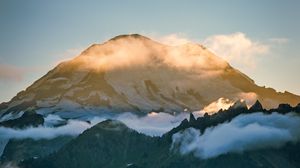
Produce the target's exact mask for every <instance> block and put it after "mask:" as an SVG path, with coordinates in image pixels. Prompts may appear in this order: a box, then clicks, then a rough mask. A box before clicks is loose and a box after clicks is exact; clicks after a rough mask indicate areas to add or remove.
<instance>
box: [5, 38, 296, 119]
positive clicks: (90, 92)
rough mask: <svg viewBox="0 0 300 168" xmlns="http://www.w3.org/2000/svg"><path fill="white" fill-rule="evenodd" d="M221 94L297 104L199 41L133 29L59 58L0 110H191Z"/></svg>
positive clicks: (11, 113) (13, 112)
mask: <svg viewBox="0 0 300 168" xmlns="http://www.w3.org/2000/svg"><path fill="white" fill-rule="evenodd" d="M220 97H226V98H229V99H232V100H237V99H246V100H247V101H254V100H256V99H258V100H259V101H260V102H261V103H262V105H263V106H264V107H267V108H273V107H277V106H278V104H279V103H289V104H291V105H296V104H297V103H299V102H300V97H299V96H298V95H294V94H292V93H289V92H284V93H279V92H276V91H275V90H274V89H272V88H265V87H260V86H257V85H256V84H255V82H254V81H253V80H252V79H250V78H249V77H247V76H246V75H245V74H243V73H242V72H240V71H238V70H236V69H234V68H233V67H231V66H230V65H229V64H228V63H227V62H226V61H224V60H223V59H221V58H220V57H218V56H216V55H215V54H213V53H212V52H210V51H209V50H208V49H207V48H205V47H204V46H202V45H199V44H193V43H188V44H185V45H180V46H167V45H163V44H160V43H158V42H155V41H153V40H151V39H149V38H147V37H144V36H141V35H138V34H132V35H121V36H117V37H114V38H112V39H110V40H108V41H107V42H104V43H103V44H94V45H92V46H90V47H89V48H87V49H86V50H85V51H83V52H82V53H81V54H80V55H79V56H77V57H75V58H74V59H72V60H70V61H66V62H62V63H60V64H59V65H58V66H56V67H55V68H54V69H52V70H51V71H49V72H48V73H47V74H46V75H45V76H43V77H42V78H40V79H39V80H37V81H36V82H34V83H33V84H32V85H31V86H29V87H28V88H27V89H26V90H24V91H21V92H19V93H18V94H17V95H16V96H15V97H14V98H13V99H12V100H10V101H9V102H6V103H2V104H1V105H0V115H1V117H4V116H6V117H7V115H9V116H10V117H13V116H14V115H18V114H19V112H22V111H25V110H27V109H35V110H37V112H38V113H40V114H46V113H61V114H62V113H63V114H67V113H68V112H70V111H72V112H78V114H80V112H87V111H88V112H95V113H99V112H106V111H109V112H124V111H131V112H138V113H140V114H143V113H146V112H149V111H165V112H180V111H184V110H185V109H186V110H189V111H194V110H199V109H202V108H203V107H204V106H205V105H208V104H209V103H211V102H212V101H215V100H217V99H218V98H220ZM253 103H254V102H253ZM65 112H67V113H65Z"/></svg>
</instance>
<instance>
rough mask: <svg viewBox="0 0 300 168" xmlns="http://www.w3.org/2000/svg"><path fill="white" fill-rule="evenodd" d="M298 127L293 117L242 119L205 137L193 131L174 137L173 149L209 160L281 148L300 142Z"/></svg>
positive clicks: (209, 131)
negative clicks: (228, 155) (258, 150)
mask: <svg viewBox="0 0 300 168" xmlns="http://www.w3.org/2000/svg"><path fill="white" fill-rule="evenodd" d="M299 127H300V117H299V115H296V114H294V113H289V114H286V115H283V114H278V113H272V114H269V115H266V114H263V113H253V114H247V115H240V116H238V117H236V118H234V119H233V120H232V121H230V122H228V123H223V124H220V125H218V126H216V127H211V128H208V129H206V130H205V132H204V133H203V134H201V133H200V131H199V130H197V129H194V128H189V129H186V130H184V131H183V132H180V133H176V134H174V135H173V137H172V138H173V144H172V149H173V150H178V151H179V152H180V153H181V154H189V153H193V154H194V155H195V156H196V157H199V158H200V159H207V158H212V157H217V156H219V155H222V154H227V153H242V152H244V151H250V150H257V149H263V148H278V147H281V146H283V145H284V144H285V143H287V142H296V141H298V140H299V138H300V130H299Z"/></svg>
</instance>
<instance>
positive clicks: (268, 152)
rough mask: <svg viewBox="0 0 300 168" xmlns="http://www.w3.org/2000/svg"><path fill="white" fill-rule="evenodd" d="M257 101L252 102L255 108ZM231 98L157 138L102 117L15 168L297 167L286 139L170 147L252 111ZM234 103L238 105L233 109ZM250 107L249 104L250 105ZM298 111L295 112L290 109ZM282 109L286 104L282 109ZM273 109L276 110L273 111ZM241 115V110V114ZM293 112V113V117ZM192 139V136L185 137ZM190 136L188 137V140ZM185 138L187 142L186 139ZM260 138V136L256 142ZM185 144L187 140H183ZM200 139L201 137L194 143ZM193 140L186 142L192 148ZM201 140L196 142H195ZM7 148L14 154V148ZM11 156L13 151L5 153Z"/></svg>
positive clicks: (296, 151) (294, 151) (293, 146)
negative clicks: (208, 153) (206, 154)
mask: <svg viewBox="0 0 300 168" xmlns="http://www.w3.org/2000/svg"><path fill="white" fill-rule="evenodd" d="M258 104H259V102H257V103H256V105H255V106H254V107H257V106H258ZM238 105H241V103H236V104H235V105H234V106H232V107H231V108H230V109H228V110H225V111H222V112H219V113H216V114H213V115H205V116H203V117H199V118H197V119H195V118H194V116H193V115H191V117H190V121H188V120H184V121H182V124H181V125H179V126H178V127H176V128H174V129H173V130H171V131H170V132H168V133H166V134H165V135H164V136H162V137H150V136H147V135H144V134H141V133H138V132H136V131H134V130H132V129H130V128H128V127H127V126H126V125H124V124H123V123H122V122H119V121H116V120H106V121H103V122H101V123H98V124H97V125H95V126H94V127H92V128H90V129H88V130H86V131H85V132H83V133H82V134H81V135H79V136H78V137H77V138H75V139H73V140H71V141H70V142H69V143H67V144H66V145H65V146H63V147H62V148H60V149H59V150H58V151H57V152H54V153H52V154H50V155H49V156H45V157H42V158H37V159H34V158H32V159H27V160H25V161H22V162H21V163H20V164H19V166H20V167H24V168H26V167H28V168H29V167H30V168H34V167H48V168H52V167H53V168H54V167H60V168H69V167H72V168H80V167H90V168H93V167H143V168H147V167H161V168H163V167H164V168H168V167H170V168H171V167H172V168H176V167H178V168H181V167H188V168H194V167H207V168H217V167H233V168H238V167H247V168H259V167H267V168H296V167H299V166H300V160H299V159H300V158H299V156H300V153H299V148H300V143H299V141H298V142H291V143H286V144H285V145H283V146H277V147H275V148H271V147H265V148H261V149H252V150H249V151H244V152H228V153H224V154H222V155H218V156H216V157H212V158H206V159H205V158H204V159H203V158H202V159H201V158H198V157H196V155H193V154H185V155H183V154H180V153H179V152H177V151H176V150H173V149H172V140H173V139H174V138H172V135H174V134H175V133H178V132H181V131H185V130H186V129H187V128H190V127H194V128H196V129H197V130H199V131H201V132H203V131H204V130H205V129H208V130H210V128H211V126H216V125H219V124H221V123H227V122H228V121H229V120H232V119H235V118H236V117H238V116H240V114H242V113H257V112H256V111H253V110H248V109H247V107H245V106H238ZM237 107H238V108H237ZM298 107H299V105H298V106H296V107H293V109H292V110H291V111H289V113H291V114H292V113H293V115H299V113H300V110H299V109H298ZM252 109H253V108H252ZM295 109H296V110H299V111H297V113H294V110H295ZM263 110H264V111H265V115H266V116H268V115H272V114H273V113H272V110H265V109H263ZM286 110H287V109H286ZM277 114H278V113H277ZM243 115H245V114H243ZM294 117H296V116H294ZM189 138H191V137H189ZM191 140H192V139H189V141H191ZM189 141H188V142H189ZM258 142H259V141H258ZM185 143H187V142H185ZM198 143H200V142H198ZM195 145H196V144H194V145H192V146H190V147H193V146H195ZM197 145H200V144H197ZM11 148H12V149H11V151H15V152H16V153H19V152H18V151H17V150H13V149H14V148H13V146H11ZM10 155H12V156H15V154H14V152H12V154H10Z"/></svg>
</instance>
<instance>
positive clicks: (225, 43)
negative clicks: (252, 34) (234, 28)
mask: <svg viewBox="0 0 300 168" xmlns="http://www.w3.org/2000/svg"><path fill="white" fill-rule="evenodd" d="M204 45H205V46H207V47H208V48H209V49H211V50H212V51H213V52H215V53H216V54H217V55H218V56H220V57H222V58H224V59H225V60H227V61H228V62H230V63H231V64H233V65H234V66H237V67H242V66H248V67H252V68H253V67H255V64H256V60H257V57H258V56H261V55H266V54H268V53H269V46H268V45H266V44H263V43H260V42H257V41H253V40H251V39H250V38H249V37H247V36H246V34H244V33H241V32H237V33H233V34H227V35H213V36H210V37H208V38H206V39H205V40H204Z"/></svg>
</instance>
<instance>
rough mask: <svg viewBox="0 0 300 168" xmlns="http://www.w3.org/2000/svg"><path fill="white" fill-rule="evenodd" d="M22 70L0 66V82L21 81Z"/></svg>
mask: <svg viewBox="0 0 300 168" xmlns="http://www.w3.org/2000/svg"><path fill="white" fill-rule="evenodd" d="M24 73H25V72H24V69H22V68H19V67H17V66H14V65H9V64H0V80H1V81H16V82H19V81H21V80H22V79H23V75H24Z"/></svg>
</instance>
